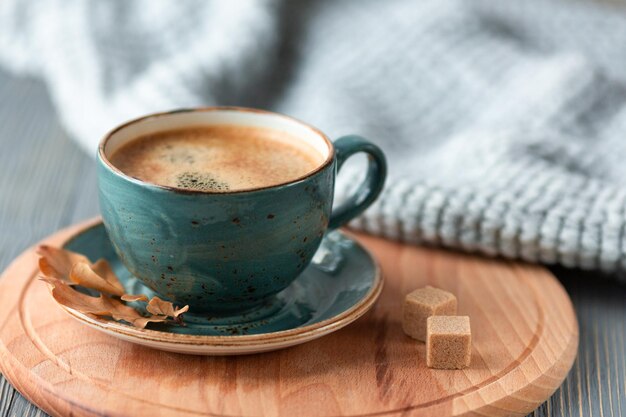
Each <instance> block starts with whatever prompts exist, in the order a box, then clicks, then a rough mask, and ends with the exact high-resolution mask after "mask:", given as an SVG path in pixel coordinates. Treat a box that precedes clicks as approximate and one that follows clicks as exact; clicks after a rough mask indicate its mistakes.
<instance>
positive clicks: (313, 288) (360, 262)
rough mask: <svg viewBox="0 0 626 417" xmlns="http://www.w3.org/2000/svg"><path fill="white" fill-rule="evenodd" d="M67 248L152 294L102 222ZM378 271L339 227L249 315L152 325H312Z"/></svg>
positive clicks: (263, 328)
mask: <svg viewBox="0 0 626 417" xmlns="http://www.w3.org/2000/svg"><path fill="white" fill-rule="evenodd" d="M64 247H65V248H66V249H69V250H72V251H75V252H79V253H82V254H84V255H86V256H87V257H88V258H89V259H90V260H91V261H95V260H97V259H99V258H105V259H107V260H108V261H109V262H110V263H111V266H112V267H113V270H114V271H115V273H116V274H117V275H118V277H119V278H120V280H121V282H122V283H123V285H124V287H125V288H126V291H127V292H129V293H134V294H137V293H147V294H148V295H150V296H151V295H153V294H152V292H151V290H150V289H149V288H147V287H145V286H144V284H143V283H142V282H141V281H139V280H137V279H136V278H135V277H134V276H133V275H132V274H131V273H130V271H129V270H128V269H127V268H126V267H125V266H124V264H123V263H122V262H121V261H120V258H119V257H118V256H117V254H116V252H115V250H114V248H113V246H112V245H111V242H110V240H109V238H108V236H107V233H106V230H105V228H104V227H103V225H102V224H98V225H96V226H94V227H91V228H88V229H86V230H84V231H82V232H80V233H79V234H78V235H76V236H75V237H73V238H72V239H71V240H70V241H69V242H67V243H66V244H65V245H64ZM377 273H378V269H377V266H376V264H375V263H374V260H373V259H372V257H371V256H370V255H369V253H367V252H366V251H365V250H364V249H363V248H361V247H360V245H358V244H357V243H356V242H354V241H352V240H351V239H349V238H347V237H346V236H345V235H343V234H342V233H341V232H339V231H334V232H330V233H328V234H327V236H326V237H325V238H324V240H323V243H322V244H321V247H320V248H319V250H318V251H317V253H316V255H315V257H314V259H313V262H312V263H311V264H310V265H309V266H308V267H307V268H306V269H305V270H304V271H303V273H302V274H300V275H299V276H298V277H297V278H296V279H295V281H294V282H293V283H292V284H291V285H290V286H289V287H287V288H286V289H285V290H283V291H282V292H280V293H278V294H277V296H276V297H273V298H272V300H271V302H270V303H268V304H267V305H264V306H262V307H258V308H256V309H252V310H250V311H249V312H247V313H245V312H244V313H237V314H227V315H221V316H220V315H212V314H201V313H198V312H195V311H194V310H193V309H191V310H190V311H189V313H186V314H185V323H186V326H184V327H183V326H178V325H167V324H154V323H151V324H150V325H149V326H150V328H151V329H153V330H159V331H164V332H170V333H176V334H189V335H202V336H223V335H245V334H265V333H271V332H277V331H282V330H290V329H294V328H298V327H303V326H309V325H312V324H315V323H319V322H322V321H324V320H328V319H331V318H333V317H336V316H338V315H339V314H341V313H343V312H345V311H347V310H349V309H350V308H352V307H353V306H355V305H357V304H358V303H359V302H361V300H363V298H364V297H366V296H367V294H368V293H369V292H370V291H371V289H372V287H373V285H374V284H375V282H376V279H377ZM135 305H136V306H137V307H140V306H142V304H141V303H135Z"/></svg>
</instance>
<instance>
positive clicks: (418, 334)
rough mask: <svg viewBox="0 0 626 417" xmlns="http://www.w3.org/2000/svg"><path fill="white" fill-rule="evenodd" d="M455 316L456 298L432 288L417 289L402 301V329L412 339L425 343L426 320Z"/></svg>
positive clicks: (446, 292)
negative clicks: (434, 317)
mask: <svg viewBox="0 0 626 417" xmlns="http://www.w3.org/2000/svg"><path fill="white" fill-rule="evenodd" d="M455 314H456V297H455V296H454V294H452V293H449V292H448V291H444V290H441V289H439V288H434V287H429V286H427V287H424V288H419V289H417V290H415V291H413V292H411V293H409V294H407V296H406V297H405V299H404V305H403V312H402V329H403V330H404V333H406V334H407V335H409V336H411V337H412V338H413V339H417V340H420V341H422V342H425V341H426V319H427V318H428V317H430V316H453V315H455Z"/></svg>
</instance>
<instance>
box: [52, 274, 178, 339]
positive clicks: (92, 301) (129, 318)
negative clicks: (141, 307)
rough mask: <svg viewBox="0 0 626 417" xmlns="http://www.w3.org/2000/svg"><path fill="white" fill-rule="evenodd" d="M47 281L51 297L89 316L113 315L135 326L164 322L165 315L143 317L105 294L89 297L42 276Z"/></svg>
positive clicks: (116, 318) (58, 281) (56, 280)
mask: <svg viewBox="0 0 626 417" xmlns="http://www.w3.org/2000/svg"><path fill="white" fill-rule="evenodd" d="M42 280H43V281H45V282H46V283H48V285H49V287H50V291H51V293H52V297H53V298H54V299H55V300H56V301H57V302H58V303H59V304H61V305H63V306H65V307H69V308H72V309H74V310H77V311H80V312H81V313H85V314H87V315H90V316H96V317H99V318H102V317H113V319H115V320H124V321H126V322H128V323H131V324H132V325H133V326H135V327H139V328H141V329H143V328H145V327H146V325H147V324H148V323H150V322H153V323H157V322H165V321H167V316H150V317H144V316H142V315H141V314H139V313H138V312H137V310H135V309H134V308H131V307H129V306H127V305H125V304H123V303H122V302H121V301H119V300H117V299H115V298H110V297H108V296H105V295H100V297H91V296H89V295H86V294H83V293H81V292H78V291H75V290H74V289H73V288H72V287H70V286H69V285H67V284H66V283H65V282H63V281H62V280H59V279H55V278H42Z"/></svg>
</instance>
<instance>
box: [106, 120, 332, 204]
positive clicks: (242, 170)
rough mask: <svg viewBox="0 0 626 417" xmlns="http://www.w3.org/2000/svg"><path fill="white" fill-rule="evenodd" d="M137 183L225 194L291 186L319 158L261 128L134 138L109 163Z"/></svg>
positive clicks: (183, 131)
mask: <svg viewBox="0 0 626 417" xmlns="http://www.w3.org/2000/svg"><path fill="white" fill-rule="evenodd" d="M109 159H110V161H111V163H112V164H113V165H114V166H116V167H117V168H118V169H120V170H121V171H122V172H124V173H125V174H127V175H129V176H132V177H135V178H137V179H140V180H142V181H146V182H151V183H154V184H159V185H165V186H170V187H177V188H184V189H190V190H197V191H208V192H227V191H237V190H244V189H254V188H260V187H267V186H272V185H276V184H281V183H286V182H289V181H293V180H295V179H297V178H300V177H302V176H305V175H306V174H307V173H309V172H311V171H313V170H315V168H317V167H319V166H320V165H321V164H322V163H323V162H324V159H325V158H324V157H323V155H321V154H320V153H319V152H318V151H317V150H316V149H314V148H313V147H312V146H311V145H310V144H308V143H306V142H304V141H302V140H300V139H299V138H298V137H296V136H293V135H291V134H289V133H286V132H283V131H280V130H275V129H269V128H264V127H247V126H234V125H211V126H205V127H198V128H189V129H180V130H172V131H165V132H159V133H156V134H150V135H146V136H141V137H139V138H136V139H134V140H132V141H130V142H129V143H127V144H125V145H123V146H122V147H121V148H119V149H118V150H116V151H115V152H114V153H113V155H111V157H110V158H109Z"/></svg>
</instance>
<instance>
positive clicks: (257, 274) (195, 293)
mask: <svg viewBox="0 0 626 417" xmlns="http://www.w3.org/2000/svg"><path fill="white" fill-rule="evenodd" d="M99 169H100V173H99V181H100V207H101V210H102V216H103V219H104V224H105V226H106V229H107V231H108V232H109V234H110V235H111V239H112V241H113V242H114V247H115V249H116V251H117V253H118V254H119V256H120V257H121V258H122V259H123V261H124V263H125V264H126V266H127V267H128V269H129V270H130V271H131V272H132V273H133V274H134V275H135V276H137V277H138V278H139V279H141V280H142V281H143V282H144V283H145V284H146V285H147V286H148V287H149V288H151V289H152V290H154V291H155V292H156V293H158V294H160V295H162V296H163V297H165V298H167V299H169V300H171V301H175V302H178V303H181V304H189V305H190V306H192V307H193V309H194V310H196V311H209V310H217V311H220V310H242V309H245V308H248V307H250V306H254V305H257V304H260V303H262V302H263V301H264V300H265V299H266V298H267V297H268V296H271V295H273V294H276V293H278V292H279V291H281V290H283V289H284V288H286V287H287V286H288V285H289V284H290V283H291V281H293V279H294V278H295V277H296V276H298V274H300V273H301V272H302V271H303V270H304V268H305V267H306V266H307V265H308V264H309V262H310V261H311V258H312V257H313V255H314V253H315V251H316V250H317V248H318V246H319V244H320V242H321V240H322V237H323V235H324V232H325V230H326V228H327V226H328V221H329V217H330V210H331V205H332V196H333V187H334V172H333V170H334V163H333V164H332V165H330V166H329V167H328V168H327V169H324V170H322V171H320V172H318V173H317V174H315V175H313V176H311V177H308V178H307V179H305V180H303V181H300V182H298V183H293V184H289V185H285V186H281V187H274V188H269V189H264V190H258V191H253V192H241V193H225V194H209V193H187V192H185V191H172V190H167V189H162V188H159V187H155V186H152V185H150V184H146V183H143V184H141V183H134V182H129V181H126V180H124V179H122V178H120V176H118V175H117V174H115V173H113V172H112V171H111V170H109V169H107V168H106V167H104V166H103V165H102V164H100V167H99Z"/></svg>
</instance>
